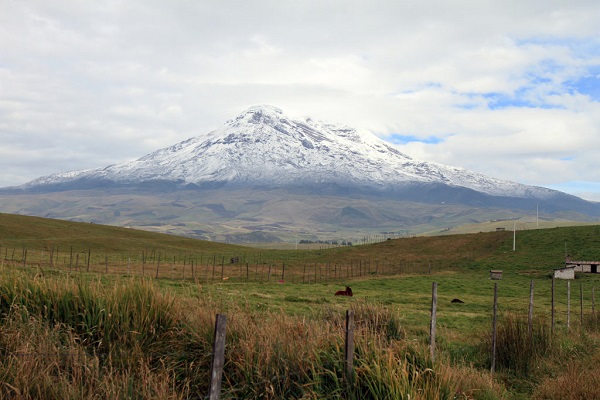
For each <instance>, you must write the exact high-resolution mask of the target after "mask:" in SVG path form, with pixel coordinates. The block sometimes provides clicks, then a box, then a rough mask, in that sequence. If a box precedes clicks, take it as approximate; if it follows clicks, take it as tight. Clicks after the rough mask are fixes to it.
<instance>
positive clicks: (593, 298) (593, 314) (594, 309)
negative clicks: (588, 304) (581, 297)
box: [592, 286, 596, 319]
mask: <svg viewBox="0 0 600 400" xmlns="http://www.w3.org/2000/svg"><path fill="white" fill-rule="evenodd" d="M592 318H594V319H595V318H596V293H594V287H593V286H592Z"/></svg>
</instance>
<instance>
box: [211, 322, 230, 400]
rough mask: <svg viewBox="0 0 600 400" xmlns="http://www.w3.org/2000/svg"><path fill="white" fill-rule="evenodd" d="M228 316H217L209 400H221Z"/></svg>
mask: <svg viewBox="0 0 600 400" xmlns="http://www.w3.org/2000/svg"><path fill="white" fill-rule="evenodd" d="M226 325H227V316H225V315H223V314H217V320H216V322H215V335H214V341H213V353H212V361H211V365H210V385H209V389H208V398H209V400H219V398H220V397H221V382H222V381H223V379H222V378H223V366H224V365H225V327H226Z"/></svg>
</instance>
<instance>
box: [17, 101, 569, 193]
mask: <svg viewBox="0 0 600 400" xmlns="http://www.w3.org/2000/svg"><path fill="white" fill-rule="evenodd" d="M81 179H86V180H103V181H111V182H115V183H118V184H128V183H139V182H145V181H157V180H162V181H172V182H177V183H179V184H202V183H207V182H226V183H230V184H238V185H239V184H242V185H244V184H250V185H301V184H324V183H325V184H327V183H335V184H339V185H341V186H358V187H369V188H374V189H380V190H393V188H394V187H397V186H402V185H405V184H408V183H411V184H412V183H442V184H445V185H449V186H454V187H465V188H469V189H473V190H476V191H478V192H482V193H485V194H490V195H494V196H507V197H521V198H539V199H544V198H549V197H552V196H553V195H554V194H556V193H558V192H556V191H553V190H550V189H545V188H540V187H533V186H527V185H522V184H518V183H514V182H510V181H505V180H499V179H494V178H490V177H486V176H484V175H481V174H478V173H475V172H472V171H468V170H465V169H462V168H455V167H449V166H445V165H441V164H437V163H431V162H423V161H417V160H413V159H412V158H411V157H409V156H407V155H405V154H403V153H401V152H400V151H399V150H398V149H397V148H396V147H394V145H392V144H390V143H387V142H385V141H384V140H382V139H380V138H378V137H377V136H375V135H373V134H372V133H370V132H366V131H357V130H355V129H352V128H350V127H346V126H341V125H334V124H330V123H324V122H317V121H314V120H312V119H310V118H304V119H295V118H291V117H289V116H286V115H285V114H284V113H283V112H282V111H281V110H280V109H278V108H275V107H272V106H255V107H251V108H249V109H248V110H246V111H244V112H243V113H242V114H240V115H239V116H237V117H236V118H234V119H232V120H229V121H227V122H226V123H225V124H224V126H222V127H221V128H219V129H217V130H215V131H213V132H210V133H209V134H207V135H205V136H199V137H193V138H190V139H188V140H185V141H183V142H180V143H178V144H175V145H173V146H170V147H167V148H164V149H161V150H157V151H155V152H153V153H150V154H148V155H146V156H144V157H142V158H140V159H138V160H135V161H131V162H127V163H123V164H116V165H110V166H108V167H105V168H98V169H88V170H82V171H74V172H64V173H58V174H54V175H50V176H46V177H42V178H38V179H36V180H33V181H31V182H29V183H27V184H25V185H23V186H22V188H24V189H26V188H31V187H36V186H40V185H42V186H43V185H52V184H61V183H68V182H72V181H77V180H81Z"/></svg>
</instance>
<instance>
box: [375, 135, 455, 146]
mask: <svg viewBox="0 0 600 400" xmlns="http://www.w3.org/2000/svg"><path fill="white" fill-rule="evenodd" d="M387 139H388V140H389V141H390V142H392V143H394V144H408V143H412V142H419V143H426V144H438V143H441V142H443V141H444V139H442V138H439V137H436V136H428V137H426V138H418V137H416V136H414V135H401V134H399V133H394V134H392V135H390V136H389V137H388V138H387Z"/></svg>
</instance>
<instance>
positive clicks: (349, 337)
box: [344, 310, 354, 385]
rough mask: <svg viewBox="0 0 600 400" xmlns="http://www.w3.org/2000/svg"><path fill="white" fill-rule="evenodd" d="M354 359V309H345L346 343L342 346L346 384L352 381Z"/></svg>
mask: <svg viewBox="0 0 600 400" xmlns="http://www.w3.org/2000/svg"><path fill="white" fill-rule="evenodd" d="M353 360H354V310H347V311H346V344H345V347H344V365H345V367H346V368H345V372H346V380H347V382H348V385H350V384H351V383H352V370H353Z"/></svg>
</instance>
